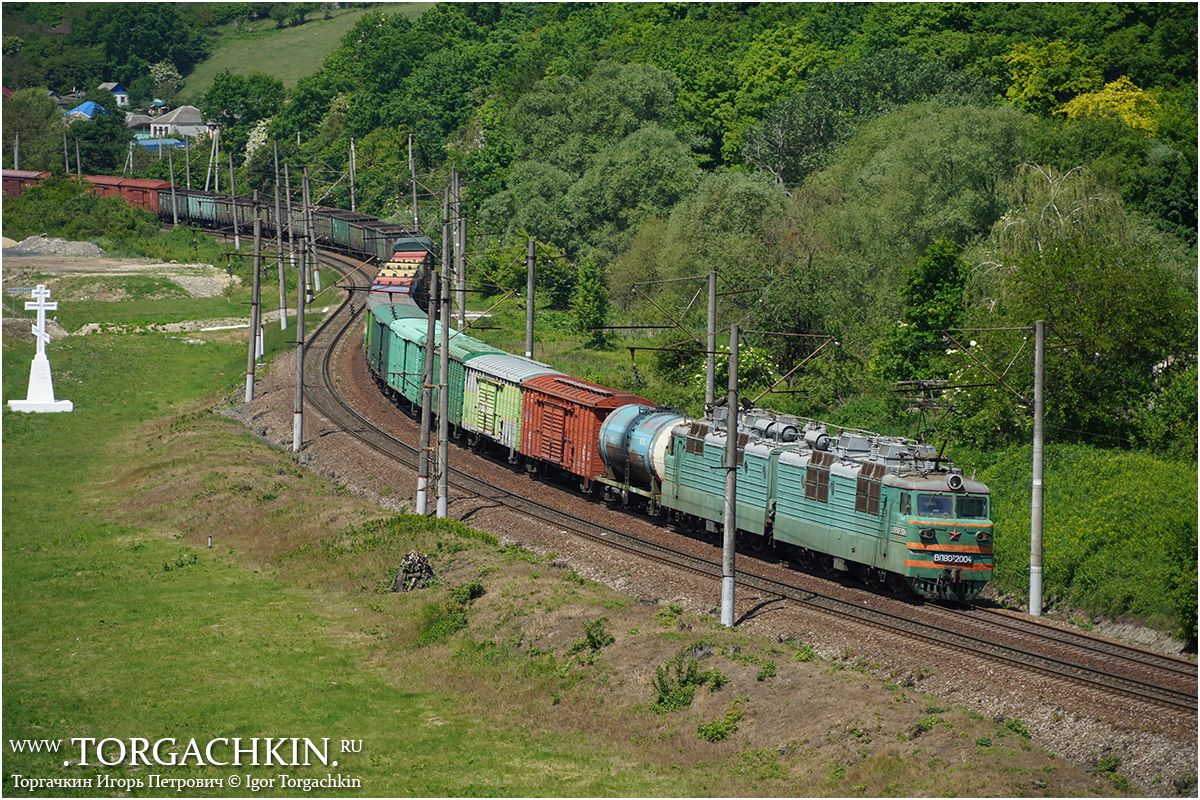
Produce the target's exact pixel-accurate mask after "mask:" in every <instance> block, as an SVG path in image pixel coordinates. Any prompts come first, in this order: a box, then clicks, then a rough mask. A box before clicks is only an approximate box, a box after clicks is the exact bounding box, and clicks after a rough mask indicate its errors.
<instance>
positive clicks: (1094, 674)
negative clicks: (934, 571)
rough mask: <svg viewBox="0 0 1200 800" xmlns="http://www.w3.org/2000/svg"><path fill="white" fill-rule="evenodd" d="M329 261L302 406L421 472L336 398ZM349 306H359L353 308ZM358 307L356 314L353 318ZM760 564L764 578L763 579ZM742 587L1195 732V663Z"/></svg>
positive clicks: (456, 476)
mask: <svg viewBox="0 0 1200 800" xmlns="http://www.w3.org/2000/svg"><path fill="white" fill-rule="evenodd" d="M324 260H325V263H326V264H329V263H331V262H338V263H340V264H342V266H340V267H335V268H337V269H339V271H341V272H342V274H343V280H344V281H345V283H348V285H345V284H343V288H347V289H348V290H349V298H350V299H348V300H346V301H345V302H343V304H342V306H341V307H339V308H338V309H337V311H335V312H334V313H331V314H330V315H328V316H327V317H326V319H325V320H324V321H323V323H322V324H321V326H320V327H319V328H318V329H317V331H316V332H315V333H314V334H313V335H312V336H311V337H310V338H309V342H308V346H307V349H306V352H307V353H308V355H307V357H306V358H307V360H306V380H305V397H306V403H311V404H312V405H313V406H315V407H316V408H317V409H318V410H319V411H320V412H321V413H322V414H323V415H324V416H325V417H327V418H328V420H329V421H330V423H331V424H333V425H334V426H337V427H338V428H340V429H341V430H343V431H345V432H346V433H348V434H350V435H352V436H354V437H356V438H357V439H358V440H360V441H361V442H362V443H364V444H366V445H367V446H369V447H371V448H373V449H375V450H377V451H378V452H380V453H382V454H384V455H385V456H386V457H388V458H391V459H394V460H396V461H398V462H400V463H403V464H405V465H406V466H408V467H410V468H414V469H415V467H416V462H417V450H416V448H414V447H412V446H411V445H409V444H407V443H405V442H403V441H401V440H400V439H399V438H397V437H395V436H392V435H390V434H388V433H386V432H385V431H383V430H382V429H381V428H379V427H377V426H376V425H375V424H373V423H372V422H371V421H370V420H369V419H368V418H367V417H366V416H365V415H363V414H361V413H359V412H358V411H356V410H355V409H354V408H351V407H350V404H349V403H347V402H346V401H344V400H343V398H342V393H341V392H340V391H339V390H338V387H337V381H338V378H337V376H335V375H334V374H333V368H332V362H333V357H334V353H335V351H337V350H338V345H339V343H340V342H342V341H343V340H344V337H345V336H346V335H347V333H348V332H349V333H351V334H353V333H354V332H355V331H357V327H356V323H358V322H359V320H360V319H361V316H362V308H363V305H364V304H359V303H358V302H357V298H358V297H362V296H365V290H366V288H367V287H368V286H369V282H370V276H369V275H366V274H365V273H363V272H362V270H361V268H360V267H359V265H357V264H355V263H352V262H351V261H350V260H349V259H346V258H344V257H342V256H336V255H332V254H328V253H327V254H325V256H324ZM339 283H340V284H341V283H343V282H342V281H339ZM351 300H354V301H355V302H354V303H353V305H352V303H351ZM352 307H353V308H354V309H355V310H356V313H351V308H352ZM314 373H315V374H314ZM450 481H451V483H452V484H453V485H454V486H455V487H456V488H457V489H460V490H462V491H465V492H468V493H471V494H473V495H475V496H478V497H480V498H482V499H486V500H488V501H491V502H492V503H495V504H502V505H504V506H506V507H508V508H510V509H512V510H514V511H516V512H518V513H519V514H523V515H526V516H529V517H533V518H537V519H540V520H543V521H545V522H546V523H549V524H551V525H554V526H556V527H558V528H561V529H562V530H564V531H570V532H571V533H572V534H574V535H577V536H582V537H587V538H589V539H590V540H592V541H594V542H600V543H604V544H606V545H607V546H610V547H616V548H621V549H623V550H625V551H630V552H633V553H636V554H638V555H639V556H641V557H643V558H646V559H651V560H655V561H659V562H663V563H666V564H669V565H670V566H671V567H672V568H674V569H683V570H689V571H692V572H694V573H697V574H700V575H705V576H711V577H713V578H714V579H715V580H718V581H719V579H720V575H721V564H720V561H719V560H715V561H714V560H710V559H706V558H704V557H702V556H698V555H694V554H691V553H687V552H684V551H683V550H680V549H675V548H672V547H669V546H666V545H663V544H660V543H656V542H652V541H648V540H647V539H645V538H643V537H639V536H636V535H634V534H632V533H628V532H625V531H622V530H618V529H616V528H613V527H609V526H606V525H603V524H600V523H598V522H594V521H589V520H587V519H581V518H580V517H579V516H576V515H574V514H570V513H567V512H565V511H561V510H559V509H556V508H554V507H553V506H550V505H548V504H546V503H542V502H538V501H536V500H534V499H531V498H529V497H525V496H522V495H520V494H517V493H514V492H513V491H511V490H508V489H504V488H502V487H500V486H497V485H494V484H492V483H489V482H487V481H484V480H481V479H479V478H477V477H474V476H472V475H471V474H469V473H467V472H465V471H463V470H459V469H454V468H453V467H452V468H451V474H450ZM746 560H749V559H746ZM751 563H752V564H753V565H754V569H755V571H758V572H768V571H769V572H774V573H776V574H779V575H785V576H786V574H788V573H787V571H786V570H783V571H781V570H780V569H779V568H778V565H771V564H769V563H766V562H757V564H756V563H755V562H751ZM759 564H761V565H762V566H763V567H764V569H762V570H758V565H759ZM772 567H774V569H772ZM737 580H738V584H739V585H741V586H742V587H743V590H745V589H753V590H755V591H758V592H760V593H762V594H763V595H767V596H773V597H778V598H786V599H787V600H790V601H793V602H794V603H795V604H798V605H799V606H801V607H803V608H808V609H815V610H817V611H819V612H820V613H821V614H823V615H825V616H836V617H838V618H840V619H844V620H848V621H852V622H854V623H855V624H858V625H865V626H870V627H871V628H874V629H877V630H882V631H886V632H887V633H889V634H891V635H895V636H901V637H906V638H908V639H910V640H916V641H919V642H921V643H923V645H924V646H927V647H929V648H930V649H931V651H933V652H937V651H942V652H945V651H954V652H959V653H963V654H968V655H970V656H972V657H975V658H979V659H984V660H986V661H987V662H989V663H990V664H991V665H993V670H994V671H995V672H998V673H999V674H1000V675H1001V676H1008V675H1013V676H1016V675H1019V674H1022V673H1025V674H1028V673H1031V672H1032V673H1038V674H1041V675H1044V676H1049V677H1050V678H1051V679H1052V681H1053V682H1054V683H1055V684H1056V685H1062V686H1064V687H1066V686H1072V687H1075V688H1076V689H1079V688H1082V689H1083V690H1084V691H1086V692H1092V693H1095V694H1096V695H1098V696H1107V697H1112V698H1126V699H1128V700H1132V701H1134V702H1136V703H1141V704H1153V705H1154V706H1155V707H1158V708H1160V709H1161V712H1159V713H1160V714H1166V715H1169V716H1170V717H1172V718H1175V719H1176V721H1178V722H1179V723H1181V724H1183V725H1184V726H1188V725H1190V726H1191V727H1193V728H1194V727H1195V724H1196V717H1197V666H1196V663H1195V662H1193V661H1188V660H1185V659H1180V658H1175V657H1172V656H1168V655H1164V654H1161V653H1155V652H1151V651H1147V650H1143V649H1140V648H1136V647H1131V646H1127V645H1122V644H1119V643H1116V642H1113V641H1111V640H1107V639H1101V638H1098V637H1093V636H1089V635H1087V634H1085V633H1083V632H1078V631H1074V630H1069V629H1065V628H1061V627H1056V626H1053V625H1051V624H1047V623H1045V622H1042V621H1039V620H1036V619H1034V618H1029V617H1025V616H1019V615H1014V614H1009V613H1004V612H998V611H994V610H990V609H986V608H982V607H974V608H971V609H969V610H963V609H956V608H948V607H945V606H940V605H935V604H924V605H915V606H913V605H910V606H908V608H909V609H910V610H911V611H912V613H911V615H900V614H896V613H892V612H889V611H885V610H879V609H875V608H871V607H870V606H869V605H864V603H865V602H869V601H863V600H861V599H859V600H846V599H841V598H837V597H833V596H830V595H828V594H824V593H822V592H818V591H815V590H813V589H810V588H805V587H802V586H797V585H793V584H792V583H789V582H788V581H787V580H783V579H780V578H779V577H769V576H768V575H766V574H755V572H752V571H748V570H746V569H745V568H744V566H742V567H739V572H738V579H737Z"/></svg>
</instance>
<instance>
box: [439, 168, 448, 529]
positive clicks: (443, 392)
mask: <svg viewBox="0 0 1200 800" xmlns="http://www.w3.org/2000/svg"><path fill="white" fill-rule="evenodd" d="M449 236H450V189H449V187H447V188H446V196H445V199H444V200H443V202H442V245H443V246H442V275H441V280H442V303H441V308H440V311H441V314H440V316H441V318H442V337H441V338H442V343H441V344H442V351H441V353H440V358H439V362H440V369H439V373H438V375H439V377H438V461H437V463H438V498H437V516H438V518H439V519H445V518H446V514H447V511H448V507H449V489H450V462H449V460H448V459H449V456H450V447H449V445H450V420H449V419H448V417H449V413H448V412H449V411H450V399H449V394H450V392H449V389H450V270H449V269H448V267H449V266H450V265H449V263H448V262H449V259H450V252H449V247H448V244H449V242H448V238H449Z"/></svg>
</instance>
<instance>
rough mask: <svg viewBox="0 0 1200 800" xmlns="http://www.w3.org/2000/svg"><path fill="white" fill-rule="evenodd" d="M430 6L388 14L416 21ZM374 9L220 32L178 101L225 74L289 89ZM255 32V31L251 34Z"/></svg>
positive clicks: (397, 8) (405, 6) (392, 7)
mask: <svg viewBox="0 0 1200 800" xmlns="http://www.w3.org/2000/svg"><path fill="white" fill-rule="evenodd" d="M431 5H433V4H432V3H389V4H388V7H387V13H389V14H396V13H404V14H406V15H407V16H409V18H410V19H415V18H416V17H418V16H420V15H421V12H422V11H424V10H425V9H426V8H429V7H430V6H431ZM369 11H370V9H364V8H347V9H342V10H338V11H332V12H330V18H329V19H324V18H323V16H322V14H321V12H320V11H315V12H313V13H312V14H310V15H309V18H308V21H306V22H305V23H304V24H303V25H297V26H295V27H285V28H279V27H277V26H276V25H275V23H274V21H272V20H270V19H260V20H255V21H254V22H253V23H249V24H244V25H243V29H242V31H240V32H239V31H236V30H235V29H234V27H233V25H232V24H230V25H223V26H221V27H220V28H218V29H217V32H218V33H219V35H220V38H218V39H217V47H216V48H215V49H214V50H213V53H212V55H211V56H209V57H208V58H207V59H205V60H204V61H202V62H200V63H199V64H197V65H196V68H195V69H194V70H192V71H191V72H189V73H188V74H187V75H185V76H184V80H183V86H182V88H181V89H180V96H181V97H183V98H187V99H189V100H191V101H197V100H199V98H200V97H201V96H203V95H204V93H205V92H206V91H208V88H209V86H211V85H212V81H213V77H215V76H216V75H217V74H218V73H219V72H221V71H222V70H226V69H227V70H229V71H230V72H233V73H235V74H237V75H249V74H250V73H252V72H262V73H265V74H267V75H270V76H272V77H274V78H278V79H279V80H280V81H282V82H283V85H284V86H285V87H287V88H289V89H290V88H292V87H293V86H295V85H296V81H298V80H300V79H301V78H303V77H304V76H306V75H312V74H313V73H315V72H316V71H317V70H319V69H320V68H321V63H322V62H323V61H324V60H325V56H327V55H328V54H329V53H330V52H332V51H333V50H334V49H335V48H336V47H337V46H338V45H339V44H340V43H341V40H342V37H343V36H345V35H346V32H347V31H349V30H350V29H351V28H353V27H354V25H355V23H357V22H358V21H359V20H360V19H362V17H363V15H364V14H366V13H368V12H369ZM251 29H253V30H251Z"/></svg>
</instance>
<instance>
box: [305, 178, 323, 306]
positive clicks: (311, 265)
mask: <svg viewBox="0 0 1200 800" xmlns="http://www.w3.org/2000/svg"><path fill="white" fill-rule="evenodd" d="M304 235H305V244H306V247H305V248H304V252H305V253H307V254H308V267H307V269H308V273H309V283H310V285H309V286H308V287H307V288H306V292H307V294H308V298H307V299H308V302H310V303H311V302H312V299H313V291H314V287H313V286H312V285H311V284H316V287H315V290H316V291H318V292H319V291H321V265H320V262H318V260H317V235H316V229H315V228H314V227H313V220H312V184H310V183H309V182H308V167H305V168H304Z"/></svg>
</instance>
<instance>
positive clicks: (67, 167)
mask: <svg viewBox="0 0 1200 800" xmlns="http://www.w3.org/2000/svg"><path fill="white" fill-rule="evenodd" d="M67 153H68V151H67V129H66V128H63V174H66V173H68V172H70V171H71V156H69V155H67ZM188 188H191V187H188Z"/></svg>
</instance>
